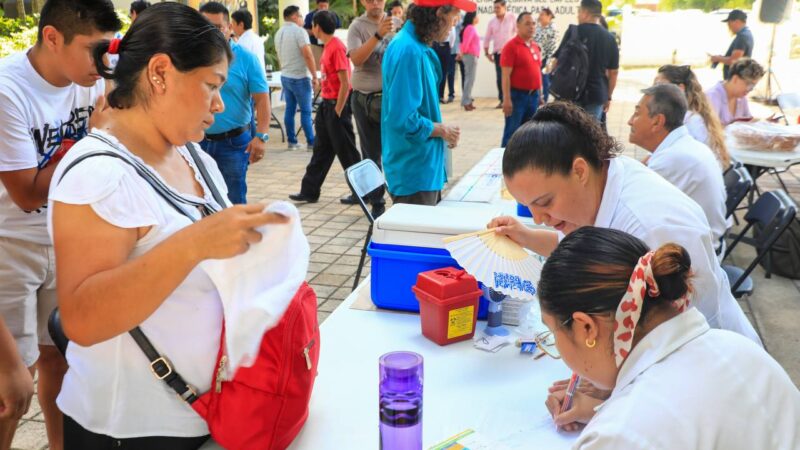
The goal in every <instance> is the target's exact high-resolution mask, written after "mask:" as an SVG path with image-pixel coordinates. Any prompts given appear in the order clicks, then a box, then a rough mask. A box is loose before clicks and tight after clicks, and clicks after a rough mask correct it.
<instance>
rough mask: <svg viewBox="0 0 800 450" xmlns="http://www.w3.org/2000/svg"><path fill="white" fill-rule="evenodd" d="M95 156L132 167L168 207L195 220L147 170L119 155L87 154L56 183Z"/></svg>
mask: <svg viewBox="0 0 800 450" xmlns="http://www.w3.org/2000/svg"><path fill="white" fill-rule="evenodd" d="M97 156H110V157H112V158H117V159H119V160H120V161H122V162H124V163H125V164H128V165H129V166H131V167H133V169H134V170H135V171H136V174H137V175H139V176H140V177H142V178H143V179H144V180H145V181H147V183H148V184H149V185H150V186H151V187H152V188H153V190H155V191H156V193H157V194H158V195H159V196H161V198H163V199H164V200H165V201H166V202H167V203H168V204H169V205H170V206H172V207H173V208H174V209H175V210H176V211H177V212H178V213H179V214H181V215H183V216H186V217H188V218H189V219H190V220H191V221H192V222H194V221H195V218H194V217H192V215H191V214H189V213H188V212H187V211H186V210H185V209H183V207H182V206H181V205H179V204H178V202H176V201H175V200H174V199H173V198H172V196H171V195H169V194H168V193H167V192H166V191H165V189H164V186H162V185H161V183H159V182H158V181H157V180H156V179H155V178H154V177H153V174H152V173H150V172H149V171H147V170H144V169H142V168H141V167H139V166H138V165H136V164H134V163H133V162H131V161H130V160H128V159H127V158H125V157H124V156H122V155H120V154H118V153H114V152H108V151H102V152H92V153H87V154H85V155H81V156H79V157H78V158H76V159H75V161H72V162H71V163H70V164H69V165H68V166H67V168H66V169H64V171H63V172H61V177H60V178H59V179H58V182H59V183H60V182H61V180H63V179H64V177H65V176H66V175H67V173H69V171H70V170H72V169H73V168H74V167H75V166H77V165H78V164H79V163H81V162H82V161H84V160H86V159H89V158H94V157H97Z"/></svg>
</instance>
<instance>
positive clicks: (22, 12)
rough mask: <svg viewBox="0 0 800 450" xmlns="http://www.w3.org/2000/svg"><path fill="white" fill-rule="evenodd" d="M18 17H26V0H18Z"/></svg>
mask: <svg viewBox="0 0 800 450" xmlns="http://www.w3.org/2000/svg"><path fill="white" fill-rule="evenodd" d="M17 18H18V19H24V18H25V0H17Z"/></svg>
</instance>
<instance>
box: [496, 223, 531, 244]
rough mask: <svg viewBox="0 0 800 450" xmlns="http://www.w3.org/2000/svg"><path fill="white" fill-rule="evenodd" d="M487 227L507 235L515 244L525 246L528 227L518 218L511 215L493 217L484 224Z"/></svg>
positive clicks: (528, 231) (528, 232)
mask: <svg viewBox="0 0 800 450" xmlns="http://www.w3.org/2000/svg"><path fill="white" fill-rule="evenodd" d="M486 227H487V228H494V229H495V233H497V234H502V235H503V236H507V237H508V238H509V239H511V240H512V241H514V242H516V243H517V244H519V245H521V246H523V247H526V242H527V240H528V239H527V238H528V235H529V234H530V229H529V228H528V227H526V226H525V225H523V224H522V223H521V222H520V221H519V220H517V219H515V218H513V217H511V216H501V217H495V218H494V219H492V221H491V222H489V224H488V225H486Z"/></svg>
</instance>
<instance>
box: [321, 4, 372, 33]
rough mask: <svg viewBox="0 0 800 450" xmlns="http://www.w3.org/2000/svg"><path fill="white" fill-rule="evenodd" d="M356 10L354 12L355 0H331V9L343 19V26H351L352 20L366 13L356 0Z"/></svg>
mask: <svg viewBox="0 0 800 450" xmlns="http://www.w3.org/2000/svg"><path fill="white" fill-rule="evenodd" d="M311 1H315V0H311ZM356 8H357V9H356V12H355V13H354V12H353V0H331V11H333V12H335V13H336V15H338V16H339V19H341V20H342V28H348V27H350V22H352V21H353V19H355V18H356V17H358V16H360V15H361V14H364V7H363V6H362V5H361V2H360V1H359V0H356Z"/></svg>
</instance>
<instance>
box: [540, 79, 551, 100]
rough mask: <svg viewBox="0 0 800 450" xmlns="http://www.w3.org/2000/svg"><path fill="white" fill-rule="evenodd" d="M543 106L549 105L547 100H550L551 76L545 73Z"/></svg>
mask: <svg viewBox="0 0 800 450" xmlns="http://www.w3.org/2000/svg"><path fill="white" fill-rule="evenodd" d="M542 97H543V98H542V100H544V101H543V102H542V104H544V103H547V100H548V99H549V98H550V74H549V73H543V74H542Z"/></svg>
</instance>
